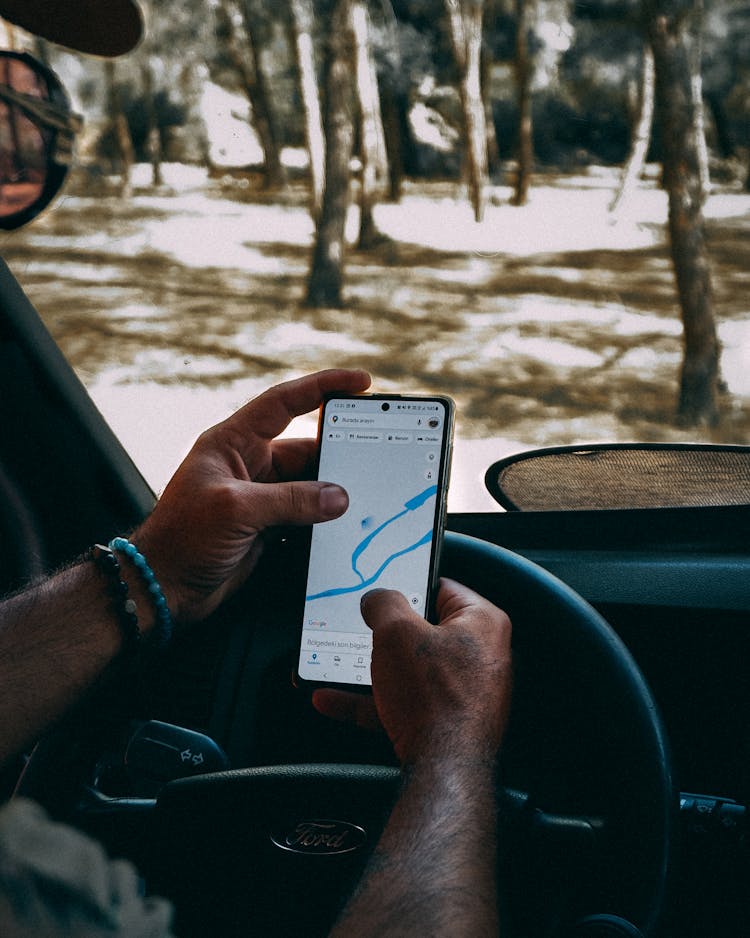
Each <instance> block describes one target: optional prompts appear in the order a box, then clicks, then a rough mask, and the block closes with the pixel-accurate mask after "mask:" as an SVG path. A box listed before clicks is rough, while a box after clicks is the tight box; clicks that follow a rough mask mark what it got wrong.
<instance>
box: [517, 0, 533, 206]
mask: <svg viewBox="0 0 750 938" xmlns="http://www.w3.org/2000/svg"><path fill="white" fill-rule="evenodd" d="M515 6H516V55H515V71H516V89H517V94H518V172H517V174H516V187H515V192H514V193H513V200H512V201H513V205H525V204H526V202H527V200H528V195H529V183H530V181H531V170H532V165H533V162H534V127H533V119H532V110H531V104H532V101H531V80H532V78H533V73H534V66H533V60H532V56H531V52H530V50H529V35H530V33H531V32H532V30H533V28H534V19H535V16H536V4H535V0H515Z"/></svg>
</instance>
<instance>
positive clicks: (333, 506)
mask: <svg viewBox="0 0 750 938" xmlns="http://www.w3.org/2000/svg"><path fill="white" fill-rule="evenodd" d="M319 498H320V511H321V513H322V514H323V515H325V517H326V518H338V516H339V515H343V513H344V512H345V511H346V509H347V508H348V506H349V496H348V495H347V494H346V492H345V491H344V489H342V488H341V486H340V485H324V486H323V487H322V488H321V490H320V496H319Z"/></svg>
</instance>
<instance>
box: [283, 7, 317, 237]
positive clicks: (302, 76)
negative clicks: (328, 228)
mask: <svg viewBox="0 0 750 938" xmlns="http://www.w3.org/2000/svg"><path fill="white" fill-rule="evenodd" d="M289 14H290V15H289V33H290V44H291V47H292V55H293V58H294V62H295V66H296V68H297V78H298V82H299V89H300V97H301V98H302V109H303V111H304V120H305V142H306V144H307V155H308V160H309V165H310V213H311V215H312V217H313V218H314V219H317V218H318V216H319V214H320V209H321V206H322V204H323V183H324V178H325V157H326V154H325V149H326V147H325V137H324V136H323V118H322V117H321V112H320V93H319V91H318V72H317V68H316V65H315V47H314V44H313V25H314V17H313V8H312V0H289Z"/></svg>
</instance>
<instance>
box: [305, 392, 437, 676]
mask: <svg viewBox="0 0 750 938" xmlns="http://www.w3.org/2000/svg"><path fill="white" fill-rule="evenodd" d="M453 421H454V404H453V401H452V400H451V399H450V398H448V397H442V396H440V397H421V396H408V395H395V394H368V395H356V396H355V395H333V396H330V397H329V398H327V399H326V400H325V402H324V403H323V406H322V407H321V411H320V423H319V429H318V438H319V461H318V478H319V479H321V480H325V481H327V482H337V483H338V484H339V485H342V486H343V487H344V488H345V489H346V491H347V492H348V494H349V507H348V509H347V510H346V512H345V513H344V514H343V515H342V516H341V517H340V518H337V519H336V520H334V521H327V522H325V523H323V524H316V525H313V529H312V537H311V543H310V555H309V562H308V569H307V585H306V589H305V601H304V612H303V617H302V640H301V643H300V649H299V661H298V665H297V675H296V678H295V681H296V683H297V684H298V685H299V684H322V685H347V686H349V687H352V688H369V687H371V685H372V680H371V677H370V659H371V652H372V634H371V632H370V629H369V628H368V627H367V626H366V625H365V623H364V620H363V618H362V615H361V613H360V611H359V604H360V600H361V598H362V596H363V595H364V594H365V593H366V592H367V591H368V590H371V589H375V588H377V587H382V588H386V589H396V590H399V591H400V592H401V593H403V594H404V596H406V598H407V599H408V601H409V603H410V604H411V605H412V607H413V608H414V609H415V610H416V612H418V613H419V614H420V615H423V616H426V617H428V618H429V617H431V616H432V613H433V608H432V606H433V601H434V593H435V588H436V584H437V572H438V564H439V560H440V547H441V544H442V535H443V529H444V526H445V512H446V496H447V491H448V480H449V475H450V458H451V448H452V442H453Z"/></svg>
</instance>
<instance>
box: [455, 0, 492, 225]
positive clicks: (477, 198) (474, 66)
mask: <svg viewBox="0 0 750 938" xmlns="http://www.w3.org/2000/svg"><path fill="white" fill-rule="evenodd" d="M445 4H446V9H447V12H448V24H449V29H450V36H451V44H452V46H453V55H454V57H455V60H456V66H457V67H458V75H459V78H458V93H459V97H460V99H461V111H462V114H463V125H464V152H465V155H466V162H467V169H468V176H469V195H470V198H471V204H472V208H473V209H474V218H475V219H476V220H477V221H481V220H482V219H483V218H484V210H485V206H486V201H487V199H486V187H487V130H486V126H485V119H484V103H483V101H482V82H481V53H482V11H483V0H445Z"/></svg>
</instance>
